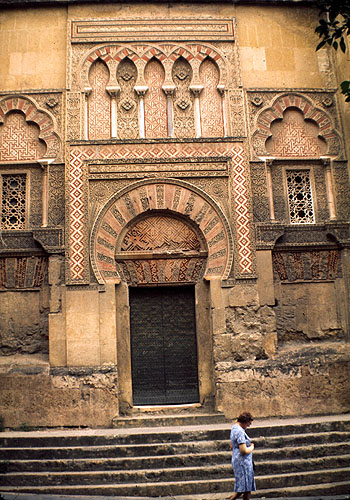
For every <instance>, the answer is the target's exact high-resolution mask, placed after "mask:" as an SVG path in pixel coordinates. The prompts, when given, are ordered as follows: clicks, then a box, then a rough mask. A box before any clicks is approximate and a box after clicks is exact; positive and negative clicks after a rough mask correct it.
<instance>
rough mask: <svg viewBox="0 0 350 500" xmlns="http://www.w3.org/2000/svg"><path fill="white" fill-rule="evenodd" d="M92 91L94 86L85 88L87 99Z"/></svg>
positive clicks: (84, 92)
mask: <svg viewBox="0 0 350 500" xmlns="http://www.w3.org/2000/svg"><path fill="white" fill-rule="evenodd" d="M91 92H92V88H91V87H85V88H84V90H83V94H84V97H85V99H87V98H88V97H89V95H90V94H91Z"/></svg>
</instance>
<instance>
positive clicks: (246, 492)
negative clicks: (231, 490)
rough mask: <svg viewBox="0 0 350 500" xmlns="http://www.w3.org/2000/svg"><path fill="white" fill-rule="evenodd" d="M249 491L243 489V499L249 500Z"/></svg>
mask: <svg viewBox="0 0 350 500" xmlns="http://www.w3.org/2000/svg"><path fill="white" fill-rule="evenodd" d="M250 495H251V492H250V491H245V492H244V493H243V500H249V499H250Z"/></svg>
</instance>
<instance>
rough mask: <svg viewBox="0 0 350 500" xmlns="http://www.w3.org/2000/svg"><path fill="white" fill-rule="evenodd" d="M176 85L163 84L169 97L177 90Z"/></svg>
mask: <svg viewBox="0 0 350 500" xmlns="http://www.w3.org/2000/svg"><path fill="white" fill-rule="evenodd" d="M175 89H176V87H175V85H163V87H162V90H163V92H164V94H165V95H166V96H167V97H171V96H172V95H174V92H175Z"/></svg>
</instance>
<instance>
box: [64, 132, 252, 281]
mask: <svg viewBox="0 0 350 500" xmlns="http://www.w3.org/2000/svg"><path fill="white" fill-rule="evenodd" d="M203 156H205V157H207V158H208V161H210V158H211V157H215V158H217V157H220V156H222V157H231V158H232V167H233V168H232V180H233V193H234V199H235V216H236V232H237V235H236V240H237V245H238V253H239V269H240V272H241V273H243V274H244V273H251V272H252V247H251V237H250V225H249V222H250V220H249V200H248V181H247V177H246V168H245V162H244V156H243V148H242V146H241V145H238V144H232V143H227V142H222V143H210V142H203V143H196V144H181V143H169V144H142V145H141V144H140V145H137V144H130V145H125V144H124V145H108V146H107V145H90V146H74V147H73V148H72V150H71V152H70V171H69V184H70V215H69V216H70V224H69V231H70V238H69V242H70V279H71V281H72V282H74V281H77V282H79V281H81V280H83V279H84V276H86V274H87V270H88V262H87V255H86V253H85V252H86V245H87V227H86V222H87V221H86V216H85V209H86V207H85V206H84V204H85V193H84V174H83V169H84V161H85V160H87V159H110V158H115V159H132V158H135V159H140V158H145V159H146V158H147V159H152V158H153V159H157V158H158V159H159V158H184V157H185V158H186V157H187V158H194V157H203ZM144 182H145V181H144ZM176 184H178V185H179V186H178V187H177V186H176ZM182 184H183V183H180V182H179V181H173V182H172V181H167V182H166V183H165V184H164V182H163V183H160V184H159V185H158V183H157V182H156V181H148V183H147V187H145V190H146V191H144V190H142V189H141V188H139V187H137V188H136V187H135V189H133V190H132V191H130V192H128V193H126V194H124V195H123V196H121V197H120V198H118V201H116V202H115V204H117V206H115V207H114V208H116V209H118V211H119V212H120V214H121V217H119V216H118V217H117V218H116V217H115V215H113V213H112V209H113V205H112V206H109V207H107V208H105V209H104V213H105V215H104V216H103V220H102V219H99V221H98V222H97V223H96V224H97V226H95V234H96V232H97V231H99V230H101V231H102V230H103V231H104V232H105V233H106V231H105V230H104V229H102V223H107V224H108V225H109V226H110V227H111V228H112V233H111V234H109V233H108V232H107V234H104V236H105V238H104V239H105V240H106V241H108V243H109V245H112V246H113V251H112V253H111V255H107V254H104V253H102V251H101V252H100V254H101V255H105V256H106V257H108V258H107V261H109V259H113V263H112V262H109V264H108V262H106V265H107V264H108V265H110V266H112V268H108V269H107V268H106V269H103V271H104V274H103V276H104V278H103V279H107V277H108V272H112V273H115V272H116V271H115V269H114V266H115V264H114V251H115V245H116V242H117V239H118V236H119V233H120V230H121V229H122V227H124V226H125V224H126V223H127V222H129V221H130V220H131V219H133V218H134V217H135V216H136V215H138V214H141V213H142V212H145V211H146V210H152V209H167V208H169V209H170V210H172V211H174V212H178V213H180V214H185V215H186V216H190V218H193V221H194V222H195V223H196V224H199V226H200V229H201V230H202V231H203V234H204V235H205V238H206V240H207V242H208V252H209V258H208V269H207V273H209V274H212V275H213V276H214V275H216V276H221V277H223V278H224V277H227V275H228V272H229V269H230V266H231V264H232V259H233V253H232V241H231V233H230V228H229V226H228V224H227V222H226V219H225V217H224V215H223V214H222V212H221V211H220V210H219V209H218V208H217V207H215V206H214V205H213V203H212V201H210V199H209V198H208V197H206V195H205V194H204V193H202V192H201V193H198V192H196V190H195V188H192V187H183V186H182ZM157 186H158V188H157ZM145 193H146V194H145ZM116 213H117V212H115V214H116ZM215 217H217V219H218V220H216V218H215ZM198 218H199V219H198ZM213 219H215V224H214V223H213V222H212V221H213ZM111 222H112V223H113V224H112V225H111ZM211 224H214V225H213V226H211ZM105 228H108V226H106V225H105ZM112 235H113V236H112ZM111 237H112V240H113V241H109V240H110V238H111ZM94 241H97V239H96V238H94ZM93 244H95V243H93ZM96 245H97V244H96ZM107 247H108V245H107ZM96 248H97V246H96ZM96 248H95V247H94V249H93V252H92V258H93V259H94V261H95V262H97V260H96V259H97V254H96V251H97V250H96ZM101 250H102V249H101ZM110 250H111V249H110ZM101 271H102V269H101ZM101 271H100V270H99V269H98V268H97V267H96V269H95V272H96V273H97V274H99V275H100V279H102V278H101ZM106 273H107V274H106ZM111 276H112V279H115V274H112V275H111ZM103 279H102V280H103Z"/></svg>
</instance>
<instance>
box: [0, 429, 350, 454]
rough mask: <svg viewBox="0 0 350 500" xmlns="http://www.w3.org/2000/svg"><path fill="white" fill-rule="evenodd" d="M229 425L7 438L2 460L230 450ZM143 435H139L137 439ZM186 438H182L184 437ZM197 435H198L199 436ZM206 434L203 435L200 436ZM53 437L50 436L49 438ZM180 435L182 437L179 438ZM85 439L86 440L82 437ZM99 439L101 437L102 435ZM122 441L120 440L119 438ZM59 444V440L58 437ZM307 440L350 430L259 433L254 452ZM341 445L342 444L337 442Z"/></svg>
mask: <svg viewBox="0 0 350 500" xmlns="http://www.w3.org/2000/svg"><path fill="white" fill-rule="evenodd" d="M229 433H230V431H229V429H226V430H225V431H224V432H222V433H219V434H218V433H217V431H215V433H214V435H215V436H216V439H211V440H210V439H208V440H204V437H205V436H207V437H212V435H213V434H212V433H210V432H208V433H206V434H203V433H198V434H197V435H196V434H195V433H193V432H192V433H191V435H190V436H189V435H188V434H186V437H191V438H192V440H191V441H185V440H184V438H185V436H181V434H180V435H179V434H176V435H175V436H174V435H173V434H171V437H172V439H173V441H171V440H170V434H166V433H162V434H157V436H156V438H157V439H156V441H155V442H151V443H146V444H144V443H142V444H139V443H133V441H134V437H135V436H133V435H131V436H130V441H131V442H132V444H120V440H121V439H116V442H115V443H114V444H112V443H113V439H112V438H110V439H109V440H107V442H108V443H110V444H107V445H104V446H90V445H89V446H86V445H84V444H81V440H80V438H79V437H76V438H75V440H74V441H73V440H72V439H71V438H70V439H69V442H70V443H71V444H75V446H67V447H65V446H63V444H62V446H59V447H50V446H45V447H35V446H28V444H29V443H28V439H27V438H24V443H23V447H19V446H16V447H6V444H5V440H4V442H3V443H2V447H0V460H16V459H22V460H25V459H34V460H37V459H41V460H44V459H50V458H52V456H53V454H54V456H55V457H56V458H58V459H68V458H72V459H73V458H74V459H78V458H118V457H124V456H130V457H131V456H135V457H137V456H155V455H174V454H184V453H197V452H198V453H201V452H202V453H203V452H211V451H225V450H229ZM139 438H140V436H139V435H138V440H139ZM144 438H145V441H147V440H148V439H147V436H144ZM154 438H155V436H154V435H153V434H152V438H151V440H153V439H154ZM181 438H183V440H182V439H181ZM196 438H197V439H196ZM201 438H203V439H201ZM50 439H51V438H50ZM177 439H179V440H178V441H177ZM9 441H10V443H9V444H11V445H13V444H14V443H13V440H11V439H10V440H8V439H6V442H9ZM83 441H85V440H83ZM99 441H100V439H99ZM118 441H119V442H118ZM123 441H126V442H128V439H127V437H125V436H124V439H123ZM55 443H56V444H57V441H55ZM305 443H307V446H308V447H310V446H311V447H313V448H312V451H313V452H315V449H316V446H318V447H320V448H319V449H320V450H322V449H324V447H326V446H330V448H331V449H332V447H333V446H335V445H336V443H345V444H346V443H350V432H319V433H317V434H306V433H303V434H300V435H298V434H297V435H292V436H272V437H267V438H266V437H256V438H254V444H255V446H256V452H255V453H260V452H261V453H264V450H267V449H269V450H271V451H269V452H268V453H277V454H281V453H282V457H283V454H284V451H281V450H286V453H290V455H289V456H292V455H293V453H294V452H293V449H296V448H305ZM15 444H17V445H18V444H19V443H18V438H16V443H15ZM34 444H40V445H44V444H47V443H46V441H45V439H44V438H42V439H41V440H40V441H39V440H37V439H35V440H34V443H33V445H34ZM338 446H339V445H338Z"/></svg>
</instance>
